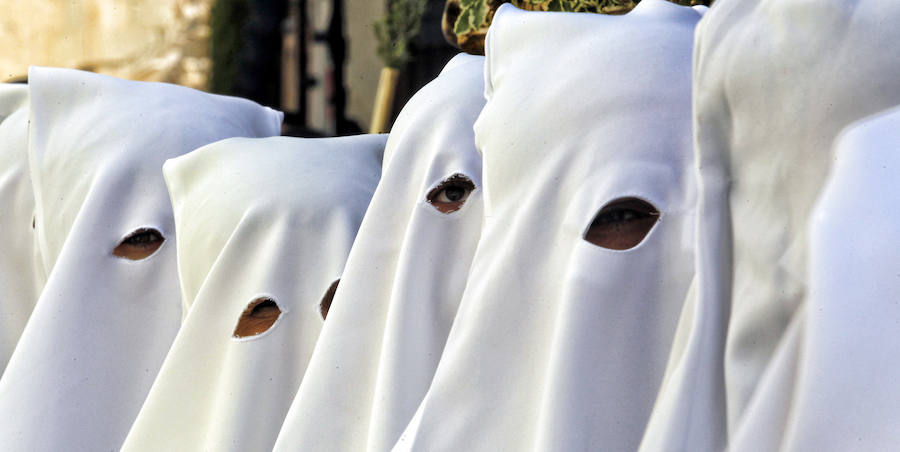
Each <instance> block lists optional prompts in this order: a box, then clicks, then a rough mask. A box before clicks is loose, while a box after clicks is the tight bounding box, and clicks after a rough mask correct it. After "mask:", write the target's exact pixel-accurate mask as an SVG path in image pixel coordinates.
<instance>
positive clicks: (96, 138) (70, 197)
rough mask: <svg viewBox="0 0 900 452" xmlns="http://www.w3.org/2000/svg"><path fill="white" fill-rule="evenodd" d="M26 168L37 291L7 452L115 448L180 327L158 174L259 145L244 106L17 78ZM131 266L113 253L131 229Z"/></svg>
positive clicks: (92, 81) (105, 85)
mask: <svg viewBox="0 0 900 452" xmlns="http://www.w3.org/2000/svg"><path fill="white" fill-rule="evenodd" d="M28 79H29V94H30V97H31V119H30V121H31V123H30V130H29V158H30V164H31V172H32V181H33V184H34V189H35V192H34V194H35V205H36V212H37V230H36V234H37V237H38V244H39V247H40V254H41V257H42V261H43V267H44V269H45V270H46V271H47V275H48V276H47V284H46V285H45V286H44V290H43V291H42V292H41V295H40V297H39V299H38V301H37V305H36V306H35V309H34V312H33V313H32V316H31V318H30V319H29V321H28V324H27V326H26V327H25V331H24V332H23V334H22V337H21V339H20V341H19V344H18V346H17V347H16V350H15V352H14V353H13V356H12V358H11V359H10V362H9V365H8V366H7V369H6V373H5V374H4V375H3V377H2V379H0V418H2V419H3V422H0V444H2V448H3V449H4V450H11V451H61V450H66V451H79V450H90V451H97V450H113V449H118V447H119V446H120V445H121V444H122V441H123V440H124V438H125V435H126V434H127V432H128V429H129V427H130V426H131V423H132V421H133V420H134V417H135V416H136V415H137V413H138V410H139V409H140V407H141V404H142V403H143V401H144V398H145V397H146V395H147V391H148V390H149V389H150V385H151V383H152V382H153V379H154V377H155V375H156V373H157V371H158V370H159V367H160V365H161V364H162V361H163V358H164V357H165V355H166V352H167V350H168V348H169V346H170V345H171V343H172V340H173V339H174V337H175V334H176V332H177V331H178V326H179V324H180V323H181V306H180V303H179V300H180V296H179V291H178V275H177V273H176V265H175V246H174V245H175V243H174V241H175V237H174V232H175V231H174V224H173V220H172V208H171V205H170V203H169V196H168V192H167V191H166V186H165V183H164V181H163V175H162V164H163V162H164V161H165V160H166V159H168V158H171V157H175V156H177V155H180V154H184V153H186V152H189V151H191V150H193V149H196V148H197V147H199V146H202V145H204V144H207V143H210V142H212V141H217V140H220V139H224V138H227V137H231V136H241V135H245V136H267V135H274V134H277V133H278V132H279V130H280V123H281V114H280V113H278V112H275V111H273V110H270V109H267V108H264V107H260V106H259V105H257V104H254V103H253V102H250V101H247V100H243V99H237V98H228V97H224V96H215V95H211V94H207V93H202V92H200V91H195V90H191V89H188V88H184V87H179V86H175V85H168V84H161V83H142V82H132V81H125V80H119V79H115V78H112V77H106V76H101V75H96V74H90V73H87V72H81V71H75V70H67V69H53V68H37V67H33V68H31V70H30V71H29V77H28ZM146 227H152V228H156V229H158V230H159V231H160V232H161V233H162V235H163V236H164V237H165V238H166V240H165V242H164V243H163V244H162V247H160V248H159V249H158V250H157V251H156V252H155V253H154V254H152V255H151V256H149V257H147V258H146V259H143V260H137V261H133V260H128V259H124V258H120V257H116V256H114V255H113V254H112V252H113V249H115V248H116V247H117V245H118V244H119V242H120V241H121V240H122V239H123V238H124V237H126V236H127V235H128V234H130V233H131V232H132V231H135V230H137V229H139V228H146Z"/></svg>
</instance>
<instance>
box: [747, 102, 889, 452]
mask: <svg viewBox="0 0 900 452" xmlns="http://www.w3.org/2000/svg"><path fill="white" fill-rule="evenodd" d="M834 156H835V161H834V166H833V167H832V170H831V174H830V176H829V179H828V182H827V183H826V185H825V188H824V189H823V192H822V195H821V197H820V199H819V201H818V203H817V204H816V205H815V208H814V209H813V211H812V216H811V219H810V233H809V297H808V301H807V302H806V303H807V304H806V306H805V309H803V310H801V311H800V312H799V313H798V315H797V318H796V319H795V322H802V335H800V334H795V335H792V336H791V337H789V338H788V339H786V340H785V341H784V343H783V344H781V347H782V348H783V349H784V351H780V352H781V353H780V354H791V355H795V356H796V357H797V358H796V359H794V360H780V361H778V360H776V361H774V362H773V363H772V365H770V366H769V368H768V369H767V371H766V375H765V378H764V379H763V381H762V382H761V383H760V386H759V389H758V390H757V393H756V394H754V398H753V399H752V400H753V402H752V403H751V404H750V405H749V408H748V409H747V413H746V414H745V416H744V417H743V418H742V423H741V425H740V426H739V429H738V432H737V434H736V436H735V439H734V441H733V444H732V445H731V448H730V449H732V450H735V451H745V450H746V451H752V450H760V449H757V448H756V447H757V446H758V445H759V438H766V441H767V442H769V443H770V444H769V448H768V449H767V450H787V451H821V450H833V451H851V450H892V449H894V448H896V446H897V439H898V438H900V388H898V386H897V382H898V381H900V366H897V365H896V363H894V362H893V359H892V357H893V356H894V355H895V353H896V350H897V344H898V343H900V329H898V327H897V325H898V322H900V307H898V305H897V296H898V294H900V261H898V259H897V248H896V246H894V245H895V244H897V243H900V228H898V224H900V213H898V212H900V182H898V179H897V174H898V171H900V110H898V109H893V110H891V111H888V112H885V113H883V114H879V115H878V116H875V117H872V118H868V119H866V120H863V121H861V122H859V123H856V124H854V125H852V126H851V127H850V128H848V129H847V130H846V131H845V132H844V133H843V134H842V136H841V137H840V138H839V140H838V142H837V144H836V147H835V151H834Z"/></svg>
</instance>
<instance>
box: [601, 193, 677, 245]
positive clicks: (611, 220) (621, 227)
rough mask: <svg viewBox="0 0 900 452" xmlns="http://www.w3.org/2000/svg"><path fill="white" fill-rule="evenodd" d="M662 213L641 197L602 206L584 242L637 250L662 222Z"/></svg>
mask: <svg viewBox="0 0 900 452" xmlns="http://www.w3.org/2000/svg"><path fill="white" fill-rule="evenodd" d="M659 216H660V214H659V210H657V209H656V207H654V206H653V205H652V204H650V203H648V202H646V201H644V200H641V199H638V198H619V199H616V200H613V201H611V202H609V203H608V204H606V205H605V206H603V207H602V208H601V209H600V211H599V212H597V215H595V216H594V219H593V220H592V221H591V225H590V226H589V227H588V229H587V231H586V232H585V233H584V240H587V241H588V242H590V243H593V244H594V245H597V246H599V247H602V248H607V249H611V250H627V249H631V248H634V247H635V246H637V245H638V244H639V243H641V241H643V240H644V237H647V234H649V233H650V230H651V229H653V226H655V225H656V223H657V222H658V221H659Z"/></svg>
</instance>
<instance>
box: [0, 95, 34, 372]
mask: <svg viewBox="0 0 900 452" xmlns="http://www.w3.org/2000/svg"><path fill="white" fill-rule="evenodd" d="M33 218H34V195H33V194H32V189H31V177H30V176H29V175H28V85H24V84H21V85H20V84H6V83H4V84H0V231H3V243H2V244H0V375H2V374H3V369H4V368H5V367H6V362H7V361H8V360H9V357H10V355H12V352H13V349H15V347H16V343H17V342H18V341H19V336H20V335H21V334H22V330H23V329H24V328H25V323H26V322H27V321H28V317H29V316H30V315H31V310H32V309H34V303H35V302H36V301H37V297H38V293H39V292H40V287H41V284H42V283H41V280H42V277H41V276H40V275H39V273H38V272H37V255H36V254H35V249H36V247H35V240H34V232H33V229H32V226H31V225H32V220H33Z"/></svg>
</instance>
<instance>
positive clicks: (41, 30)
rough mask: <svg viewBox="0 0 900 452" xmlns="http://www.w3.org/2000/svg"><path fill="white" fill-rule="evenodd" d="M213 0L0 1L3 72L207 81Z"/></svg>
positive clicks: (198, 84) (0, 70) (194, 84)
mask: <svg viewBox="0 0 900 452" xmlns="http://www.w3.org/2000/svg"><path fill="white" fill-rule="evenodd" d="M212 2H213V0H27V1H21V0H0V11H2V12H3V13H2V14H0V39H2V42H3V51H2V52H0V79H2V80H8V79H11V78H15V77H21V76H24V75H26V74H27V72H28V66H29V65H40V66H60V67H72V68H83V69H89V70H94V71H96V72H101V73H105V74H110V75H115V76H117V77H123V78H129V79H134V80H151V81H166V82H173V83H179V84H183V85H187V86H192V87H195V88H204V87H205V86H206V83H207V79H208V73H209V68H210V60H209V56H208V51H207V49H208V39H209V9H210V6H211V4H212Z"/></svg>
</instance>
